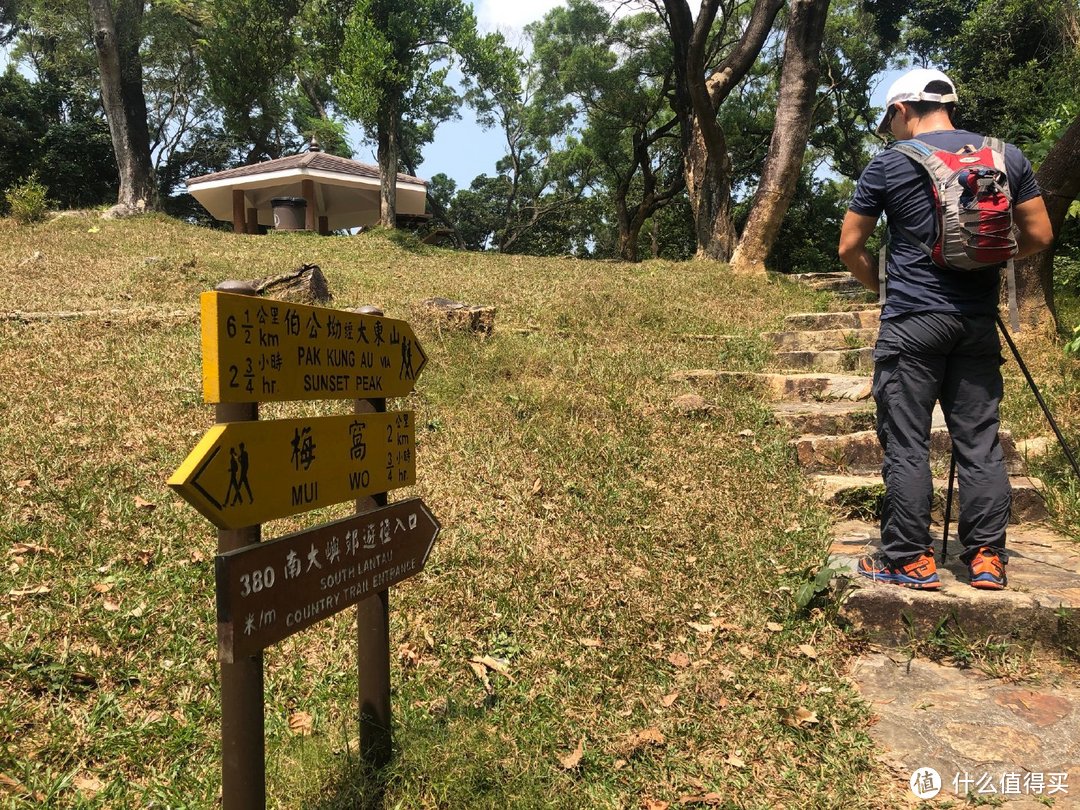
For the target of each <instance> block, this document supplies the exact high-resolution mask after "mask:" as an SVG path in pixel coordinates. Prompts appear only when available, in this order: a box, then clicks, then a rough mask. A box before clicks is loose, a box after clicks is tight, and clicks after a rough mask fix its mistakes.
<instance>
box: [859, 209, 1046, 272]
mask: <svg viewBox="0 0 1080 810" xmlns="http://www.w3.org/2000/svg"><path fill="white" fill-rule="evenodd" d="M1013 223H1014V224H1015V225H1016V228H1017V230H1018V231H1019V233H1018V235H1017V237H1016V241H1017V245H1018V249H1017V251H1016V255H1015V256H1013V259H1016V260H1020V259H1023V258H1026V257H1028V256H1033V255H1035V254H1036V253H1039V252H1040V251H1043V250H1046V249H1047V248H1048V247H1050V245H1051V244H1053V242H1054V230H1053V227H1052V226H1051V225H1050V216H1049V215H1048V214H1047V213H1046V203H1045V202H1043V198H1042V195H1041V194H1040V195H1039V196H1037V197H1032V198H1031V199H1030V200H1024V201H1023V202H1022V203H1017V204H1016V205H1015V206H1014V207H1013ZM845 224H846V220H845ZM841 244H843V237H841Z"/></svg>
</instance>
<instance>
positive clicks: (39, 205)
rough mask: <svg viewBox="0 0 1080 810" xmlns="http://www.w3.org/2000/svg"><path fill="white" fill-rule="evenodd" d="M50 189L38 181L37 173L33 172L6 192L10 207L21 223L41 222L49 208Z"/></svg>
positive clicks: (12, 213)
mask: <svg viewBox="0 0 1080 810" xmlns="http://www.w3.org/2000/svg"><path fill="white" fill-rule="evenodd" d="M47 194H48V189H46V188H45V186H43V185H41V183H40V182H38V179H37V174H36V173H35V174H31V175H30V176H29V177H25V178H23V179H22V180H20V181H19V182H18V183H16V184H15V185H13V186H12V187H11V188H9V189H8V190H7V191H6V192H4V197H5V198H6V199H7V204H8V208H9V209H10V210H11V216H13V217H14V218H15V219H16V220H17V221H18V222H19V223H21V224H23V225H28V224H30V223H31V222H41V220H43V219H45V212H46V211H48V210H49V200H48V198H47V196H46V195H47Z"/></svg>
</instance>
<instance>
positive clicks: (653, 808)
mask: <svg viewBox="0 0 1080 810" xmlns="http://www.w3.org/2000/svg"><path fill="white" fill-rule="evenodd" d="M641 807H642V809H643V810H668V807H669V805H668V803H667V802H665V801H663V800H661V799H651V798H649V797H648V796H646V797H644V798H643V799H642V800H641Z"/></svg>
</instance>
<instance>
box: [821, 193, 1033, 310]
mask: <svg viewBox="0 0 1080 810" xmlns="http://www.w3.org/2000/svg"><path fill="white" fill-rule="evenodd" d="M1039 199H1040V202H1041V201H1042V198H1041V197H1040V198H1039ZM1017 208H1018V209H1019V206H1017ZM876 225H877V217H868V216H865V215H863V214H856V213H855V212H854V211H848V212H847V215H846V216H845V217H844V224H843V227H841V229H840V251H839V252H840V261H842V262H843V263H844V266H845V267H847V269H848V270H850V271H851V275H853V276H855V278H856V279H858V281H859V283H860V284H862V285H863V286H864V287H866V289H868V290H872V291H873V292H878V291H879V283H878V273H877V262H876V261H875V260H874V257H873V256H871V255H870V252H869V251H868V250H867V249H866V240H868V239H869V238H870V234H872V233H873V232H874V227H875V226H876Z"/></svg>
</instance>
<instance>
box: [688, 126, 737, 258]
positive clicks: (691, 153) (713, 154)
mask: <svg viewBox="0 0 1080 810" xmlns="http://www.w3.org/2000/svg"><path fill="white" fill-rule="evenodd" d="M713 129H714V130H715V133H714V135H713V137H712V139H711V143H709V142H708V141H707V140H706V136H705V133H704V132H703V131H702V128H701V127H700V126H698V123H697V122H696V121H695V122H694V125H693V130H692V132H693V140H692V141H691V143H690V148H689V150H688V151H687V153H686V190H687V192H688V194H689V196H690V210H691V212H692V213H693V215H694V232H695V234H696V236H697V252H696V253H695V255H694V258H696V259H715V260H717V261H721V262H726V261H727V260H728V258H730V256H731V251H732V250H733V249H734V247H735V223H734V222H732V219H731V157H730V156H729V155H728V150H727V138H726V137H725V136H724V132H723V130H722V129H721V128H720V127H719V126H716V125H714V127H713Z"/></svg>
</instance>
